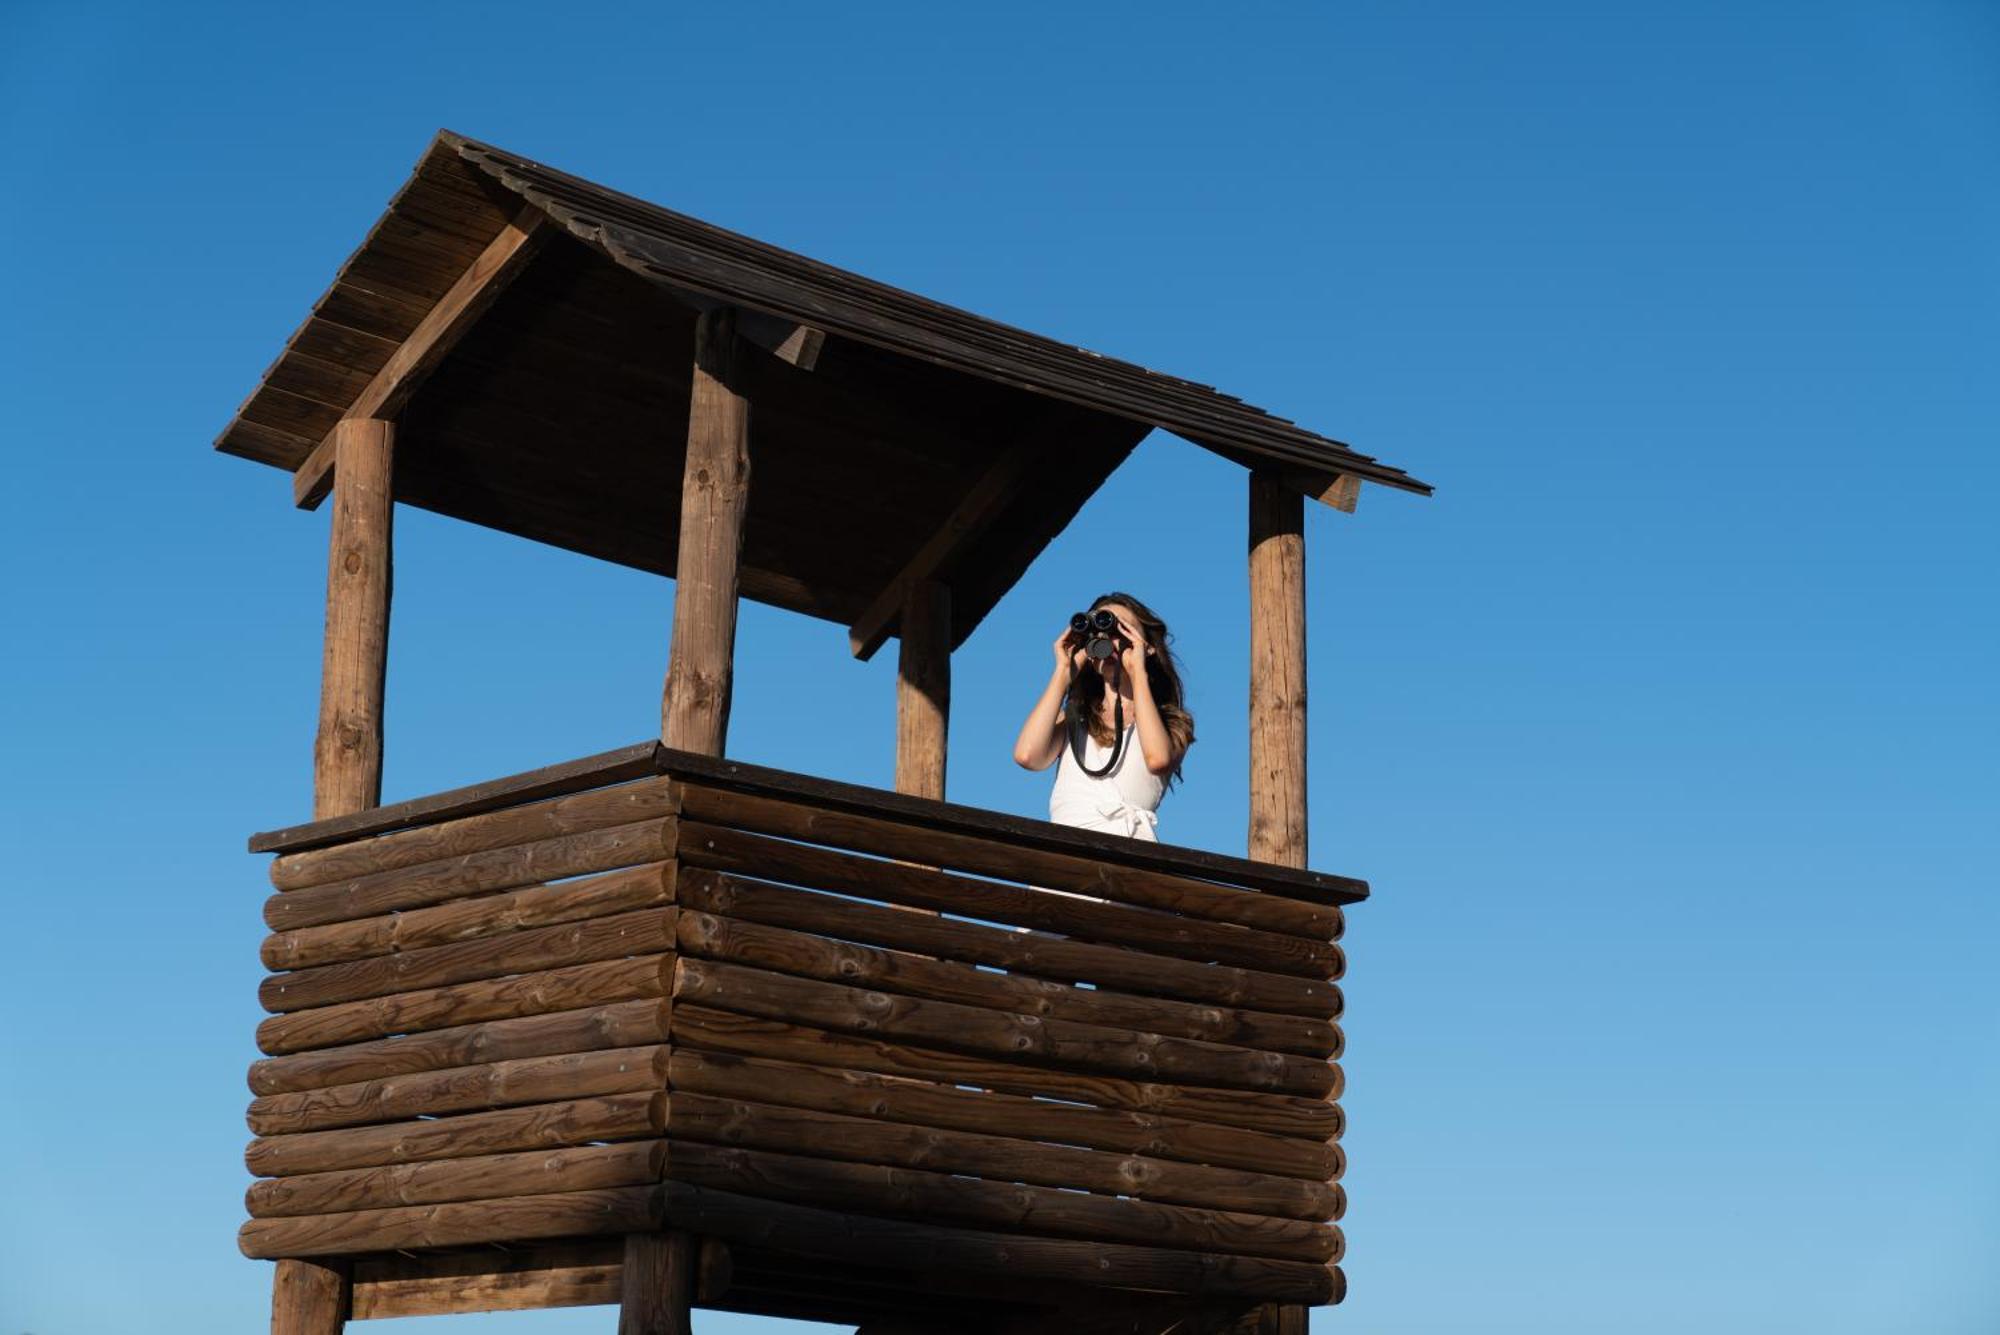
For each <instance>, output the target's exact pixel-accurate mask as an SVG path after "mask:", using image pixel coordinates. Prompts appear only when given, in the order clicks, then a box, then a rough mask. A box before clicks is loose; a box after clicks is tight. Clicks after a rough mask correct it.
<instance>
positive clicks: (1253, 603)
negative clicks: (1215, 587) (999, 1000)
mask: <svg viewBox="0 0 2000 1335" xmlns="http://www.w3.org/2000/svg"><path fill="white" fill-rule="evenodd" d="M1249 853H1250V857H1251V858H1252V859H1253V860H1255V861H1258V862H1272V863H1277V864H1278V865H1280V866H1284V867H1303V866H1305V865H1306V565H1305V501H1304V498H1303V497H1302V496H1301V495H1300V494H1299V493H1298V492H1296V491H1294V490H1292V489H1291V488H1290V487H1288V486H1286V485H1285V483H1284V481H1283V479H1282V478H1280V477H1278V476H1275V475H1274V474H1272V473H1270V472H1267V471H1265V470H1262V469H1258V470H1255V471H1253V472H1252V473H1251V474H1250V848H1249Z"/></svg>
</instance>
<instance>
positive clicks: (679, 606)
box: [660, 307, 750, 756]
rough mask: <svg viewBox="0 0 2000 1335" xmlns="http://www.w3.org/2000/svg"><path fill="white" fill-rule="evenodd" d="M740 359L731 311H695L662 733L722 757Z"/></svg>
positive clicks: (737, 516) (743, 499) (740, 512)
mask: <svg viewBox="0 0 2000 1335" xmlns="http://www.w3.org/2000/svg"><path fill="white" fill-rule="evenodd" d="M747 355H748V354H747V353H746V352H745V351H744V350H743V348H742V347H741V345H740V343H739V340H738V339H737V336H736V325H735V312H734V311H732V310H730V309H728V308H726V307H724V308H721V309H717V310H710V311H705V312H703V313H702V315H701V317H700V320H699V322H698V323H697V325H696V328H695V364H694V384H693V389H692V391H691V395H690V399H689V404H688V435H687V464H686V470H685V472H684V474H683V476H682V480H681V504H680V514H681V523H680V559H679V562H678V564H677V565H676V567H675V570H676V572H677V573H676V575H675V581H674V631H673V645H672V648H671V651H670V653H669V656H668V664H667V685H666V697H665V699H664V700H663V701H662V702H661V708H660V736H661V737H662V738H663V739H664V740H665V742H666V744H667V745H668V746H671V747H676V748H678V749H681V750H685V751H694V752H697V753H699V754H702V755H710V756H719V755H721V754H722V751H723V744H724V740H725V738H726V737H727V736H728V733H729V701H730V694H731V680H732V675H733V672H734V664H733V659H734V656H735V652H736V604H737V567H738V563H739V561H740V560H741V557H742V551H743V516H744V512H745V510H746V509H747V508H748V506H749V501H750V401H749V400H748V399H747V398H745V397H744V396H743V394H742V393H741V385H740V377H739V374H738V370H737V367H738V363H739V362H741V361H742V360H744V359H745V358H746V357H747Z"/></svg>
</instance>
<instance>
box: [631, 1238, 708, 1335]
mask: <svg viewBox="0 0 2000 1335" xmlns="http://www.w3.org/2000/svg"><path fill="white" fill-rule="evenodd" d="M694 1268H695V1240H694V1236H693V1235H692V1234H690V1233H687V1232H684V1231H682V1230H680V1229H674V1230H671V1231H669V1232H666V1233H658V1232H634V1233H629V1234H627V1235H626V1238H625V1270H624V1274H623V1276H622V1282H621V1284H620V1287H619V1295H618V1297H619V1301H618V1335H692V1332H693V1330H694V1322H693V1318H692V1316H691V1314H690V1312H689V1310H688V1309H689V1305H690V1304H691V1303H692V1301H693V1299H694Z"/></svg>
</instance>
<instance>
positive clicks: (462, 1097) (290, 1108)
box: [248, 1044, 667, 1136]
mask: <svg viewBox="0 0 2000 1335" xmlns="http://www.w3.org/2000/svg"><path fill="white" fill-rule="evenodd" d="M666 1081H667V1049H666V1047H665V1045H663V1044H656V1045H653V1046H650V1047H630V1048H608V1049H605V1050H603V1051H598V1052H564V1053H557V1054H555V1055H552V1056H543V1057H521V1058H516V1059H513V1060H509V1061H492V1062H483V1063H480V1064H479V1065H476V1066H455V1067H447V1068H445V1069H443V1070H438V1071H428V1072H424V1073H422V1074H417V1075H398V1076H391V1077H388V1078H386V1079H377V1080H366V1081H361V1082H358V1083H355V1084H348V1085H334V1086H331V1087H329V1088H326V1089H315V1090H306V1091H302V1092H300V1093H296V1094H272V1095H267V1096H264V1097H260V1098H258V1099H256V1100H254V1101H253V1102H252V1103H251V1104H250V1112H249V1116H248V1121H249V1123H250V1130H251V1131H252V1132H254V1133H255V1134H257V1135H260V1136H276V1135H294V1134H297V1133H299V1132H302V1131H325V1130H329V1129H331V1128H334V1127H342V1126H364V1125H367V1124H369V1123H372V1122H393V1121H398V1120H402V1119H405V1118H411V1117H434V1116H440V1115H443V1114H446V1113H462V1112H483V1111H486V1110H488V1109H492V1108H508V1107H513V1106H515V1105H518V1104H523V1103H552V1102H555V1101H557V1100H560V1099H577V1098H584V1097H588V1096H594V1095H599V1094H631V1093H636V1092H639V1091H641V1090H654V1089H665V1088H666Z"/></svg>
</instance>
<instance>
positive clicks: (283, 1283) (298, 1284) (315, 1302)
mask: <svg viewBox="0 0 2000 1335" xmlns="http://www.w3.org/2000/svg"><path fill="white" fill-rule="evenodd" d="M348 1281H349V1270H348V1266H347V1263H346V1261H344V1260H340V1259H330V1260H312V1261H308V1260H300V1259H296V1258H285V1259H282V1260H280V1261H279V1262H278V1264H277V1267H276V1268H275V1270H274V1271H273V1272H272V1275H271V1335H339V1333H340V1331H341V1329H342V1328H343V1327H344V1326H345V1325H346V1324H347V1310H348V1294H349V1283H348Z"/></svg>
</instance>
